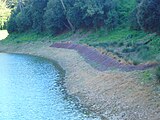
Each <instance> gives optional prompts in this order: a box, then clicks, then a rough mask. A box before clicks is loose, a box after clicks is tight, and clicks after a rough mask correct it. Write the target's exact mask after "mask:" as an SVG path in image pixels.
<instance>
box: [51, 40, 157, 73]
mask: <svg viewBox="0 0 160 120" xmlns="http://www.w3.org/2000/svg"><path fill="white" fill-rule="evenodd" d="M51 47H55V48H65V49H74V50H76V51H77V52H78V53H79V54H80V55H82V56H83V57H84V58H85V60H86V61H87V62H88V63H90V64H91V65H92V66H93V67H95V68H96V69H98V70H100V71H105V70H108V69H115V68H116V69H119V70H122V71H133V70H145V69H148V68H151V67H155V66H157V64H158V63H150V64H139V65H127V64H124V63H120V62H118V61H117V60H116V59H114V58H111V57H109V56H107V55H104V54H102V53H100V52H99V51H98V50H96V49H95V48H93V47H90V46H87V45H80V44H74V43H71V42H60V43H54V44H53V45H51Z"/></svg>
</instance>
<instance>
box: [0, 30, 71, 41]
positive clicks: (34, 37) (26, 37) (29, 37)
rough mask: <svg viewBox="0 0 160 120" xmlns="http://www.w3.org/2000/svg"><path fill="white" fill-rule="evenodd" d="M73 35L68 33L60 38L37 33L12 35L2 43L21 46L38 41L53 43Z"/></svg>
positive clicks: (59, 36)
mask: <svg viewBox="0 0 160 120" xmlns="http://www.w3.org/2000/svg"><path fill="white" fill-rule="evenodd" d="M71 35H72V33H71V32H67V33H65V34H61V35H58V36H52V35H51V34H48V33H40V34H37V33H35V32H32V31H29V32H25V33H12V34H10V35H9V36H8V37H7V38H6V39H5V40H2V41H1V43H3V44H8V43H12V44H19V43H26V42H36V41H46V40H48V41H52V42H57V41H61V40H63V39H65V38H68V37H70V36H71Z"/></svg>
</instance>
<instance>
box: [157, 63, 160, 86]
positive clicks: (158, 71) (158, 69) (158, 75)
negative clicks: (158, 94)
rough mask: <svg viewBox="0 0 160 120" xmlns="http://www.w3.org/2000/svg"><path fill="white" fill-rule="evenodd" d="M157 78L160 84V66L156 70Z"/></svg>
mask: <svg viewBox="0 0 160 120" xmlns="http://www.w3.org/2000/svg"><path fill="white" fill-rule="evenodd" d="M156 77H157V81H158V82H159V83H160V66H158V67H157V69H156Z"/></svg>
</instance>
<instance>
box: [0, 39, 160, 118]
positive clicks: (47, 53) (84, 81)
mask: <svg viewBox="0 0 160 120" xmlns="http://www.w3.org/2000/svg"><path fill="white" fill-rule="evenodd" d="M51 44H52V43H51V42H34V43H32V42H30V43H23V44H17V45H12V44H8V45H3V44H0V52H5V53H22V54H31V55H36V56H41V57H45V58H47V59H51V60H54V61H57V62H58V64H59V65H60V66H61V67H62V68H63V69H64V70H65V71H66V76H65V87H66V88H67V92H68V93H69V94H70V95H74V96H76V97H78V98H79V100H80V102H81V104H83V105H85V106H87V107H88V108H89V109H90V110H92V111H94V112H96V113H97V115H99V116H101V119H102V120H159V119H160V112H159V111H160V95H155V94H154V93H153V92H152V86H145V85H142V84H140V83H139V82H138V79H140V77H139V74H140V72H143V71H130V72H126V71H120V70H116V69H114V70H106V71H105V70H103V71H101V70H98V69H96V68H94V67H92V66H91V65H90V64H89V63H88V62H86V60H85V58H84V57H83V56H82V55H80V54H79V53H78V52H77V51H75V50H73V49H65V48H55V47H50V45H51Z"/></svg>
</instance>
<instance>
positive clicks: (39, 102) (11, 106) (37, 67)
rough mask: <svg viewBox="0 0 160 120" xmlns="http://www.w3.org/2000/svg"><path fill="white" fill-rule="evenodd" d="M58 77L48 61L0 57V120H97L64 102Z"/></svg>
mask: <svg viewBox="0 0 160 120" xmlns="http://www.w3.org/2000/svg"><path fill="white" fill-rule="evenodd" d="M60 76H61V74H60V71H59V70H58V69H57V67H55V65H54V64H53V63H52V62H51V61H49V60H45V59H42V58H38V57H33V56H28V55H17V54H0V120H97V119H98V118H96V117H93V116H92V115H91V114H85V112H83V110H82V108H80V109H79V107H77V104H76V102H74V101H73V100H72V99H69V100H68V99H65V98H66V97H69V96H66V94H64V92H62V91H64V90H63V88H62V86H61V85H58V84H57V81H60V80H61V77H60ZM77 108H78V109H77ZM87 113H89V112H87Z"/></svg>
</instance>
